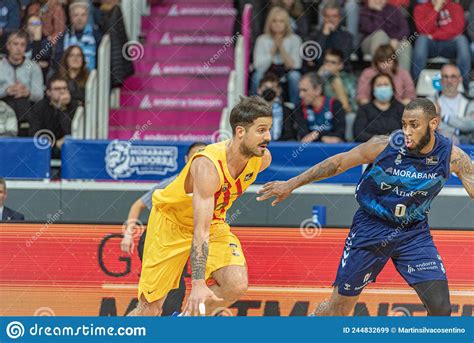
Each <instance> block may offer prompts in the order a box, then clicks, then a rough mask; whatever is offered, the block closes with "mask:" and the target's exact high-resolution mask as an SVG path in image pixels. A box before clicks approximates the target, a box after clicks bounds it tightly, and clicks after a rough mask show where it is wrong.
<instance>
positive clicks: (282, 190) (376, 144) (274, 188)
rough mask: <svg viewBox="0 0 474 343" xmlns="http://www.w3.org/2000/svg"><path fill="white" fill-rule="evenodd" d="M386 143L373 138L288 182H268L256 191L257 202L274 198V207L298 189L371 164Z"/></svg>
mask: <svg viewBox="0 0 474 343" xmlns="http://www.w3.org/2000/svg"><path fill="white" fill-rule="evenodd" d="M388 142H389V137H388V136H375V137H373V138H371V139H370V140H369V141H368V142H365V143H362V144H360V145H358V146H356V147H355V148H353V149H352V150H350V151H347V152H343V153H340V154H337V155H334V156H331V157H329V158H327V159H325V160H324V161H322V162H320V163H318V164H316V165H315V166H313V167H311V168H310V169H308V170H306V171H305V172H303V173H301V174H300V175H298V176H295V177H294V178H291V179H289V180H288V181H285V182H283V181H273V182H269V183H267V184H265V185H264V186H263V188H261V189H260V190H259V191H258V194H261V196H260V197H258V198H257V200H259V201H262V200H266V199H268V198H271V197H276V200H274V201H273V202H272V205H273V206H275V205H276V204H277V203H279V202H280V201H283V200H284V199H286V198H287V197H288V196H289V195H290V194H291V192H292V191H293V190H295V189H296V188H298V187H301V186H303V185H306V184H308V183H312V182H316V181H320V180H323V179H327V178H329V177H332V176H335V175H338V174H341V173H343V172H345V171H346V170H348V169H350V168H352V167H355V166H358V165H361V164H367V163H372V162H373V161H374V160H375V158H376V157H377V156H378V155H379V154H380V153H381V152H382V151H383V150H384V149H385V147H386V146H387V144H388Z"/></svg>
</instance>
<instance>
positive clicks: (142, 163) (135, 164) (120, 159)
mask: <svg viewBox="0 0 474 343" xmlns="http://www.w3.org/2000/svg"><path fill="white" fill-rule="evenodd" d="M105 166H106V170H107V174H109V176H110V177H111V178H113V179H115V180H117V179H123V178H128V177H130V176H132V175H133V174H136V175H166V174H167V173H168V172H174V171H176V169H178V148H176V147H174V146H160V145H135V144H132V143H131V142H129V141H128V142H125V141H119V140H117V139H116V140H113V141H112V142H110V143H109V145H107V148H106V150H105Z"/></svg>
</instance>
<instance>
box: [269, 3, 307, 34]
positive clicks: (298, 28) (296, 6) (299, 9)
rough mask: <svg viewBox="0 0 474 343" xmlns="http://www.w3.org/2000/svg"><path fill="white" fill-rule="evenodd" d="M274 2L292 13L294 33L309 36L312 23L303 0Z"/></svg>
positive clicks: (291, 23) (291, 21)
mask: <svg viewBox="0 0 474 343" xmlns="http://www.w3.org/2000/svg"><path fill="white" fill-rule="evenodd" d="M273 4H274V5H275V6H279V7H282V8H284V9H285V10H287V12H288V14H289V15H290V25H291V29H292V30H293V32H294V33H296V34H297V35H298V36H300V37H301V38H302V39H306V38H308V35H309V29H310V23H309V18H308V16H307V15H306V13H305V12H304V7H303V4H302V3H301V0H273Z"/></svg>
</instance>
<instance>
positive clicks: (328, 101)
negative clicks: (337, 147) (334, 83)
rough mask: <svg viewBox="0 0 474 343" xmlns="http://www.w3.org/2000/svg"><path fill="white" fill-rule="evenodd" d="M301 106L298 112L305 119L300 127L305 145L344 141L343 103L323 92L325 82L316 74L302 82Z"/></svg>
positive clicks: (303, 79) (309, 74)
mask: <svg viewBox="0 0 474 343" xmlns="http://www.w3.org/2000/svg"><path fill="white" fill-rule="evenodd" d="M300 96H301V105H300V106H298V108H297V109H296V112H297V114H296V115H298V116H300V117H301V116H302V117H303V118H304V119H305V125H304V126H302V127H300V128H299V129H300V134H299V136H300V137H303V139H302V140H301V141H302V142H303V143H308V142H319V141H320V142H323V143H340V142H343V141H344V135H345V129H346V122H345V115H346V113H345V112H344V108H343V107H342V105H341V103H340V102H339V101H338V100H336V99H334V98H330V97H328V96H325V95H324V92H323V80H322V79H321V78H320V77H319V76H318V75H317V74H316V73H314V72H311V73H308V74H305V75H304V76H303V77H302V79H301V81H300Z"/></svg>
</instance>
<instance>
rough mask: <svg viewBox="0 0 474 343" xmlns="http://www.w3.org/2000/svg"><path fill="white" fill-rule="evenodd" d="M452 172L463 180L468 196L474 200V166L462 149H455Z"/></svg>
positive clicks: (452, 155) (455, 147)
mask: <svg viewBox="0 0 474 343" xmlns="http://www.w3.org/2000/svg"><path fill="white" fill-rule="evenodd" d="M451 171H452V172H453V173H455V174H456V175H457V176H458V177H459V179H460V180H461V182H462V184H463V186H464V188H465V189H466V191H467V194H469V196H470V197H471V198H473V199H474V165H473V164H472V161H471V158H470V157H469V155H468V154H466V153H465V152H464V151H463V150H462V149H461V148H458V147H457V146H454V147H453V151H452V153H451Z"/></svg>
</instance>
